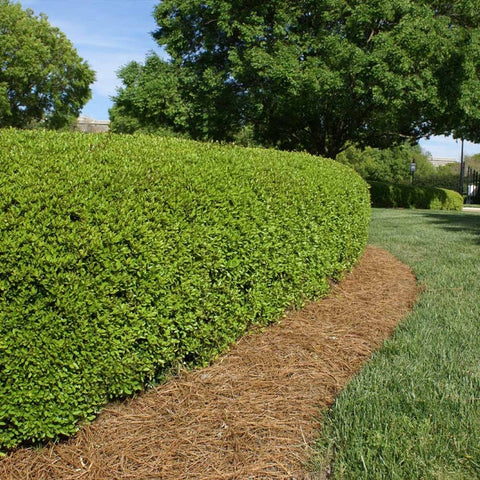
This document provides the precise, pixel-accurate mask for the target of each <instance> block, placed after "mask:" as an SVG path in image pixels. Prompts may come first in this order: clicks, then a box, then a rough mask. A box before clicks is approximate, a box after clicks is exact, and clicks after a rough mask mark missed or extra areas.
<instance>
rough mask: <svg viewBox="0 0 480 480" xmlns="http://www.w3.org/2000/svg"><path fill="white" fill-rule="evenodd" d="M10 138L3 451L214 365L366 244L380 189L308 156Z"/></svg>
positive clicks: (0, 260) (0, 362)
mask: <svg viewBox="0 0 480 480" xmlns="http://www.w3.org/2000/svg"><path fill="white" fill-rule="evenodd" d="M0 149H1V150H0V151H1V152H3V153H2V166H1V170H0V230H1V234H0V428H1V430H0V446H1V447H2V448H3V449H4V450H6V449H9V448H12V447H15V446H17V445H19V444H21V443H25V442H28V443H29V442H34V443H36V442H42V441H45V440H48V439H56V438H58V437H61V436H63V435H71V434H73V433H74V432H75V431H76V430H77V428H78V424H79V422H82V421H85V420H91V419H93V418H94V416H95V414H96V413H97V412H98V411H99V409H100V408H101V406H102V405H105V403H106V402H107V401H109V400H111V399H116V398H122V397H125V396H128V395H131V394H132V393H134V392H137V391H140V390H142V389H144V388H145V387H147V386H149V385H151V384H152V383H154V382H156V381H160V380H161V379H162V376H163V375H165V373H166V372H167V371H168V369H169V368H170V369H171V368H174V367H178V365H179V363H180V364H184V365H202V364H205V363H207V362H209V361H211V360H212V359H213V358H215V356H216V355H218V354H219V352H222V351H224V350H225V348H226V347H228V345H229V344H231V343H232V342H233V341H234V340H235V339H236V338H238V337H239V335H241V334H242V333H243V332H244V331H245V329H246V328H247V327H248V326H249V325H252V324H267V323H268V322H272V321H274V320H275V319H278V318H279V316H281V314H282V312H284V311H285V309H286V308H289V307H293V306H298V305H300V304H301V303H302V302H303V301H304V300H305V299H310V298H316V297H319V296H322V295H324V294H325V293H326V292H327V290H328V286H329V279H338V278H340V277H341V276H342V272H344V271H345V269H348V268H349V267H350V266H351V265H352V264H353V263H354V262H355V261H356V260H357V258H358V257H359V255H360V254H361V252H362V250H363V249H364V246H365V244H366V239H367V229H368V223H369V209H370V205H369V195H368V188H367V185H366V184H365V183H364V181H363V180H361V179H360V177H358V176H357V175H356V174H355V173H354V172H353V171H352V170H350V169H348V168H347V167H344V166H342V165H340V164H336V163H334V162H331V161H327V160H324V159H319V158H315V157H312V156H309V155H307V154H293V153H286V152H278V151H269V150H261V149H245V148H240V147H233V146H221V145H215V144H201V143H195V142H192V141H186V140H179V139H172V138H170V139H166V138H159V137H154V136H147V135H136V136H120V135H118V136H117V135H108V134H97V135H96V134H81V133H55V132H42V131H40V132H39V131H15V130H3V131H0ZM6 152H8V153H6Z"/></svg>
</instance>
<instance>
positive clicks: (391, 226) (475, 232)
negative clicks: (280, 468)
mask: <svg viewBox="0 0 480 480" xmlns="http://www.w3.org/2000/svg"><path fill="white" fill-rule="evenodd" d="M370 242H371V243H373V244H375V245H378V246H383V247H385V248H387V249H388V250H390V251H391V252H392V253H393V254H394V255H396V256H397V257H398V258H399V259H400V260H402V261H404V262H405V263H407V264H408V265H410V266H411V267H412V268H413V270H414V272H415V273H416V275H417V278H418V281H419V282H420V284H422V285H423V286H424V293H423V295H422V297H421V299H420V300H419V302H418V304H417V305H416V307H415V309H414V311H413V313H412V314H411V315H410V316H409V317H408V318H407V319H406V320H405V321H404V322H403V323H402V325H401V326H400V327H399V328H398V329H397V331H396V333H395V334H394V336H393V337H392V338H391V339H390V340H389V341H387V342H386V344H385V345H384V347H383V348H382V350H380V351H379V352H378V353H377V354H375V355H374V356H373V358H372V359H371V361H370V362H369V364H368V365H367V367H366V368H364V369H363V370H362V371H361V373H360V374H359V375H358V376H357V377H356V378H355V379H354V380H353V381H352V382H351V383H350V384H349V385H348V386H347V388H346V389H345V390H344V392H343V393H342V394H341V395H340V397H339V398H338V399H337V401H336V402H335V404H334V406H333V408H332V409H331V410H330V411H329V412H328V414H327V415H326V416H325V419H324V428H323V431H322V433H321V439H320V440H319V443H318V446H319V452H321V454H320V456H319V458H321V460H318V461H317V462H316V465H315V469H316V470H318V471H323V472H329V478H334V479H369V480H372V479H386V478H388V479H420V478H422V479H445V480H446V479H448V480H454V479H474V478H480V441H479V439H480V296H479V293H480V264H479V261H480V248H479V247H480V214H475V213H440V212H433V211H410V210H374V212H373V220H372V225H371V231H370Z"/></svg>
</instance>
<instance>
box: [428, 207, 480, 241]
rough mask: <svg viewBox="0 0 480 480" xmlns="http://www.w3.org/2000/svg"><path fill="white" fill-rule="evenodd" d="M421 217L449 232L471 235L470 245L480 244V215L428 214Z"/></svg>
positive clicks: (470, 213)
mask: <svg viewBox="0 0 480 480" xmlns="http://www.w3.org/2000/svg"><path fill="white" fill-rule="evenodd" d="M422 216H424V217H426V218H428V219H430V221H431V222H432V223H434V224H436V225H439V226H441V227H442V228H444V229H445V230H447V231H449V232H459V233H465V234H467V235H472V236H473V237H474V241H473V242H472V243H478V244H480V213H474V212H467V213H465V212H463V213H446V212H428V213H424V214H422Z"/></svg>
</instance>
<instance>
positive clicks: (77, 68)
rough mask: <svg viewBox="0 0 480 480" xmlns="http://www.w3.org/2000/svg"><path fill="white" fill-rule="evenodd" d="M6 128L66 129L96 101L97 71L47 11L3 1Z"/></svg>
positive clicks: (1, 83)
mask: <svg viewBox="0 0 480 480" xmlns="http://www.w3.org/2000/svg"><path fill="white" fill-rule="evenodd" d="M0 33H1V35H0V59H1V60H0V127H8V126H12V127H18V128H25V127H29V126H32V125H35V124H38V123H42V125H44V126H46V127H49V128H61V127H63V126H65V125H68V124H69V123H70V122H71V121H72V119H74V118H76V117H77V116H78V114H79V113H80V110H81V108H82V107H83V106H84V105H85V103H86V102H87V101H88V100H89V99H90V96H91V91H90V84H91V83H92V82H93V81H94V80H95V73H94V72H93V71H92V70H91V69H90V68H89V66H88V64H87V63H86V62H85V61H84V60H83V59H82V58H80V57H79V56H78V53H77V51H76V50H75V49H74V48H73V45H72V44H71V42H70V41H69V40H68V39H67V38H66V36H65V35H64V34H63V33H62V32H61V31H60V30H59V29H58V28H54V27H52V26H51V25H50V24H49V22H48V19H47V17H46V16H45V15H43V14H41V15H40V16H39V17H37V16H35V15H34V13H33V11H32V10H30V9H27V10H23V9H22V7H21V5H20V4H18V3H13V2H11V1H10V0H0Z"/></svg>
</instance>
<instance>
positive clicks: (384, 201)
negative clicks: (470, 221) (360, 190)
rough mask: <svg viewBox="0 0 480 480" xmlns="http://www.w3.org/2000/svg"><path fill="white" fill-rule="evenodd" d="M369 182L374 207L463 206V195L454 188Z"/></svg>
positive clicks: (429, 207)
mask: <svg viewBox="0 0 480 480" xmlns="http://www.w3.org/2000/svg"><path fill="white" fill-rule="evenodd" d="M369 183H370V194H371V198H372V206H373V207H381V208H396V207H403V208H426V209H432V210H457V211H461V210H462V208H463V198H462V196H461V195H460V194H459V193H457V192H454V191H453V190H447V189H445V188H435V187H417V186H415V185H402V184H390V183H383V182H369Z"/></svg>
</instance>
